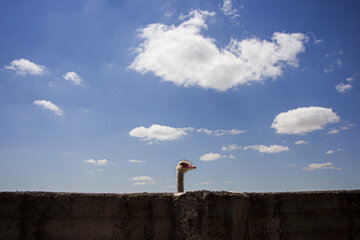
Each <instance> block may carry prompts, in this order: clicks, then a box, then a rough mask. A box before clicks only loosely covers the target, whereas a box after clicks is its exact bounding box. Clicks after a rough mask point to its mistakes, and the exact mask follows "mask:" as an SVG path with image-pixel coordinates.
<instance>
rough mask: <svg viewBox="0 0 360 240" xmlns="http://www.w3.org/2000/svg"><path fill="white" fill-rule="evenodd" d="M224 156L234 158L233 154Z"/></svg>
mask: <svg viewBox="0 0 360 240" xmlns="http://www.w3.org/2000/svg"><path fill="white" fill-rule="evenodd" d="M226 157H227V158H228V159H235V156H234V155H232V154H230V155H227V156H226Z"/></svg>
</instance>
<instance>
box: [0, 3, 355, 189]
mask: <svg viewBox="0 0 360 240" xmlns="http://www.w3.org/2000/svg"><path fill="white" fill-rule="evenodd" d="M359 7H360V4H359V3H358V2H357V1H345V2H339V1H310V0H309V1H295V2H294V1H292V2H289V1H280V0H279V1H272V2H270V1H240V0H222V1H221V0H218V1H200V0H199V1H194V0H191V1H190V0H189V1H187V0H184V1H175V0H174V1H172V0H168V1H166V0H155V1H142V0H136V1H115V0H114V1H110V0H109V1H106V0H103V1H100V0H87V1H86V0H77V1H40V0H39V1H38V0H37V1H10V0H5V1H1V3H0V25H1V28H0V29H1V30H0V31H1V38H0V52H1V54H0V190H1V191H16V190H19V191H38V190H40V191H70V192H119V193H123V192H173V191H175V190H176V189H175V167H176V163H177V161H178V160H180V159H183V158H185V159H187V160H190V161H191V162H192V163H193V164H195V165H196V166H197V167H198V168H197V169H196V170H194V171H191V172H189V173H187V174H186V177H185V189H186V190H202V189H207V190H227V191H238V192H245V191H248V192H258V191H261V192H262V191H298V190H327V189H356V188H359V187H360V186H359V183H360V175H359V174H358V171H359V168H360V161H359V156H360V150H359V149H360V144H359V137H358V136H360V133H359V125H360V123H359V120H360V111H359V109H360V108H359V105H360V91H359V90H360V84H359V82H360V69H359V63H360V48H359V47H358V43H359V42H360V33H359V32H358V31H357V28H356V27H357V23H358V22H360V19H359V18H360V17H359V14H358V11H359Z"/></svg>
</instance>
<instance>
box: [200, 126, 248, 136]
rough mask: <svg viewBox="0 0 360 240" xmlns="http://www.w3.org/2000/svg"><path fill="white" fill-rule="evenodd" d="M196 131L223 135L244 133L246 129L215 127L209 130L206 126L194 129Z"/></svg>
mask: <svg viewBox="0 0 360 240" xmlns="http://www.w3.org/2000/svg"><path fill="white" fill-rule="evenodd" d="M196 132H197V133H205V134H207V135H209V136H210V135H215V136H216V137H218V136H224V135H239V134H242V133H245V132H246V130H241V129H235V128H234V129H231V130H224V129H217V130H209V129H207V128H199V129H196Z"/></svg>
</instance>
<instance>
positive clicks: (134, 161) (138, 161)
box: [129, 159, 146, 163]
mask: <svg viewBox="0 0 360 240" xmlns="http://www.w3.org/2000/svg"><path fill="white" fill-rule="evenodd" d="M129 162H130V163H146V161H144V160H136V159H129Z"/></svg>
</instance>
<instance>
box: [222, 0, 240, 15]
mask: <svg viewBox="0 0 360 240" xmlns="http://www.w3.org/2000/svg"><path fill="white" fill-rule="evenodd" d="M241 7H242V8H243V6H241ZM220 10H221V11H222V13H223V14H225V15H227V16H231V18H236V17H240V15H239V14H238V10H237V9H236V8H234V7H233V4H232V0H223V4H222V6H220Z"/></svg>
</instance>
